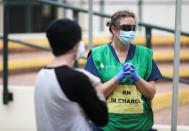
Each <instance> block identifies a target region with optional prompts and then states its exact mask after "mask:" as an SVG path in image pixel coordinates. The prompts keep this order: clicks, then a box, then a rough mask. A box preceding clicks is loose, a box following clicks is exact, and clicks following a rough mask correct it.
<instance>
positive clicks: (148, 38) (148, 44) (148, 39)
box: [146, 27, 152, 48]
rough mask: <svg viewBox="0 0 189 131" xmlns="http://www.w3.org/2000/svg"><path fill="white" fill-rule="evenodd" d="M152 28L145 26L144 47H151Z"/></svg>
mask: <svg viewBox="0 0 189 131" xmlns="http://www.w3.org/2000/svg"><path fill="white" fill-rule="evenodd" d="M151 42H152V28H150V27H146V47H148V48H151V47H152V44H151Z"/></svg>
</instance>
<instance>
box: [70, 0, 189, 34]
mask: <svg viewBox="0 0 189 131" xmlns="http://www.w3.org/2000/svg"><path fill="white" fill-rule="evenodd" d="M67 1H68V3H72V5H74V6H77V7H82V8H85V9H88V0H67ZM81 1H83V2H81ZM99 1H100V0H93V3H94V5H93V9H94V11H100V8H99ZM104 1H105V7H104V11H105V12H104V13H105V14H110V15H112V14H113V13H115V12H116V11H118V10H124V9H129V10H130V11H133V12H134V13H135V14H136V16H137V18H138V15H139V14H138V0H104ZM175 3H176V0H143V6H142V21H143V22H146V23H149V24H154V25H158V26H163V27H167V28H172V29H174V27H175ZM188 12H189V0H183V4H182V20H181V22H182V25H181V26H182V31H187V32H189V24H188V23H189V17H187V16H188V15H187V13H188ZM81 19H82V20H81V21H82V23H80V24H82V26H83V29H84V30H85V31H87V30H88V15H84V16H82V18H81ZM107 20H108V19H106V20H105V22H106V21H107ZM105 22H104V28H105V29H106V30H105V31H108V29H107V27H105ZM93 23H94V24H93V29H94V31H95V32H99V31H100V22H99V17H94V21H93ZM155 33H159V32H157V31H155ZM161 33H164V32H161Z"/></svg>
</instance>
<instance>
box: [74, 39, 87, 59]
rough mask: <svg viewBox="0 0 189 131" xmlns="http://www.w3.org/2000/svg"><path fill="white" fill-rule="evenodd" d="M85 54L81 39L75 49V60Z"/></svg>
mask: <svg viewBox="0 0 189 131" xmlns="http://www.w3.org/2000/svg"><path fill="white" fill-rule="evenodd" d="M84 54H85V45H84V43H83V41H81V42H80V43H79V47H78V49H77V54H76V60H78V59H79V58H80V57H82V56H83V55H84Z"/></svg>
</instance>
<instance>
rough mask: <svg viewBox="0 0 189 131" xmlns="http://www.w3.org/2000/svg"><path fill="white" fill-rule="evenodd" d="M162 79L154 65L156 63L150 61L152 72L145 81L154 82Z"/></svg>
mask: <svg viewBox="0 0 189 131" xmlns="http://www.w3.org/2000/svg"><path fill="white" fill-rule="evenodd" d="M161 78H162V75H161V72H160V70H159V68H158V66H157V65H156V63H155V62H154V60H152V72H151V74H150V76H149V78H148V79H147V81H156V80H159V79H161Z"/></svg>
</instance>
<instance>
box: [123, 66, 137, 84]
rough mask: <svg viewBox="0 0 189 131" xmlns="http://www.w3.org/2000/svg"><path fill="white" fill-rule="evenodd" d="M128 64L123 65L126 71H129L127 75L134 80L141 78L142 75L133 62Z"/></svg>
mask: <svg viewBox="0 0 189 131" xmlns="http://www.w3.org/2000/svg"><path fill="white" fill-rule="evenodd" d="M127 65H128V66H123V70H124V72H125V71H127V77H129V78H131V79H133V81H134V82H137V81H139V80H140V76H139V74H138V73H137V71H136V68H135V66H134V65H133V64H131V63H127Z"/></svg>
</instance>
